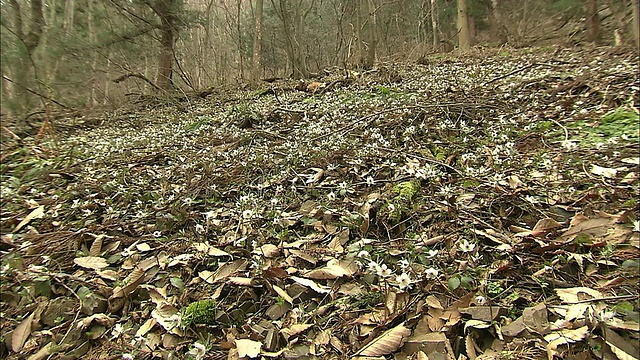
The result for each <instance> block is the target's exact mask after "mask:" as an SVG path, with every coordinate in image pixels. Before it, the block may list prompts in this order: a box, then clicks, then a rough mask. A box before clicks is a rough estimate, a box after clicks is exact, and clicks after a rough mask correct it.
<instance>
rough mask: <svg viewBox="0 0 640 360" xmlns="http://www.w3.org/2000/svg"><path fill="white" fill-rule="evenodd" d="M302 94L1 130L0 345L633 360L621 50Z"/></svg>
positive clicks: (191, 100) (477, 57)
mask: <svg viewBox="0 0 640 360" xmlns="http://www.w3.org/2000/svg"><path fill="white" fill-rule="evenodd" d="M389 73H394V74H397V76H394V77H393V79H392V78H390V77H389V76H388V75H385V74H389ZM316 82H317V84H315V83H308V84H305V83H302V84H301V83H298V82H294V81H280V82H276V83H273V84H264V85H263V86H264V87H263V88H261V89H258V90H257V91H256V90H239V89H231V88H224V87H220V88H219V89H217V90H216V91H214V92H212V94H211V95H209V96H208V97H207V98H205V99H203V98H198V97H184V98H182V99H181V102H180V103H175V102H171V101H166V104H164V105H159V104H161V103H162V102H161V101H152V102H150V101H147V100H145V99H141V101H140V102H138V103H132V104H128V105H127V106H125V107H122V108H121V109H118V110H115V111H113V112H110V113H105V114H104V115H102V116H98V117H95V115H94V116H93V117H92V116H89V115H86V116H84V117H81V118H80V119H77V118H76V119H73V121H75V125H73V126H72V125H71V120H72V119H70V123H69V124H67V123H65V121H64V120H60V121H59V124H56V129H57V131H58V139H57V142H54V141H51V142H43V143H36V142H35V141H34V140H33V139H31V138H25V139H22V141H20V142H17V141H15V139H14V138H6V137H3V138H2V142H3V143H2V145H3V146H2V147H3V156H2V159H3V160H2V173H1V176H2V195H3V196H2V199H1V202H2V217H1V219H0V228H1V229H2V242H1V243H0V245H2V246H1V247H0V249H1V250H2V270H1V271H2V272H1V276H2V283H1V285H0V295H1V304H0V305H1V311H2V322H1V325H0V329H2V334H3V335H2V340H3V341H2V343H1V344H0V354H1V355H2V356H3V357H6V358H13V359H17V358H25V357H27V358H30V359H44V358H47V357H51V356H53V357H64V358H83V359H105V358H111V359H113V358H123V359H125V358H135V359H151V358H165V359H168V358H185V359H186V358H192V359H241V358H242V359H249V358H265V359H269V358H284V359H311V358H326V359H346V358H359V359H389V358H395V359H459V358H468V359H512V358H514V357H522V358H527V359H539V358H540V359H545V358H546V359H553V358H574V359H591V358H606V359H633V358H637V354H638V345H637V344H638V337H639V336H640V334H639V332H640V329H639V325H638V324H639V321H640V315H639V310H638V307H639V305H638V299H639V291H638V271H639V270H638V269H639V266H640V262H639V260H638V258H639V255H640V250H639V247H640V242H639V233H640V223H639V222H638V219H639V217H638V216H639V215H640V213H639V207H638V199H639V198H640V194H639V190H638V189H639V186H638V177H637V175H638V170H639V169H638V166H639V165H638V164H639V162H638V158H639V155H640V154H639V149H638V126H637V124H638V122H637V120H638V109H637V104H638V91H639V88H640V86H639V83H638V79H637V56H636V55H633V54H631V53H625V52H619V51H616V52H614V51H609V50H608V49H605V48H603V49H598V50H561V49H558V50H557V51H551V50H545V49H533V50H518V51H516V50H513V51H511V52H510V53H509V54H505V53H504V52H502V53H498V52H492V51H490V50H482V51H480V52H478V53H475V54H472V55H469V56H460V57H449V56H441V57H434V58H433V61H431V62H430V64H429V65H423V66H418V65H398V64H382V63H381V64H380V65H379V66H378V67H377V68H376V69H374V70H373V71H368V72H364V73H356V72H353V71H349V72H341V71H335V70H329V71H327V75H325V76H324V77H320V78H318V79H316ZM314 84H315V85H314ZM246 124H249V126H246ZM240 125H242V126H240ZM25 159H28V161H29V164H30V165H29V167H26V166H24V165H23V163H25Z"/></svg>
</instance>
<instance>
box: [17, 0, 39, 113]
mask: <svg viewBox="0 0 640 360" xmlns="http://www.w3.org/2000/svg"><path fill="white" fill-rule="evenodd" d="M9 4H10V5H11V8H12V9H13V12H14V14H13V21H14V26H15V33H16V35H17V36H18V38H19V39H20V40H21V43H22V46H23V47H24V48H23V49H21V50H19V54H20V57H21V60H22V61H21V62H19V63H17V64H16V65H17V66H16V67H15V69H14V71H13V75H14V76H15V79H13V81H14V82H16V83H17V86H15V93H16V98H17V99H22V101H23V103H22V104H21V105H22V106H21V107H22V110H24V109H28V108H29V107H30V99H31V96H30V95H29V93H28V91H27V87H28V86H29V83H30V81H29V69H30V68H31V65H32V64H33V61H32V57H31V56H32V55H33V52H34V51H35V50H36V47H38V43H39V42H40V39H41V37H42V29H43V27H44V17H43V15H42V1H41V0H31V23H30V24H29V31H28V33H27V34H25V33H24V32H25V29H24V24H23V22H22V14H21V13H20V4H19V3H18V1H17V0H10V1H9ZM34 71H35V69H34Z"/></svg>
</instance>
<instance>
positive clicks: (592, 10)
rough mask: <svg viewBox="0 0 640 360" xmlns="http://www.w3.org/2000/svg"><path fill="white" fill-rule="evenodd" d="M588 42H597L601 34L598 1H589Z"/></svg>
mask: <svg viewBox="0 0 640 360" xmlns="http://www.w3.org/2000/svg"><path fill="white" fill-rule="evenodd" d="M586 10H587V41H590V42H594V43H595V42H597V41H598V35H599V32H600V17H599V16H598V0H587V9H586Z"/></svg>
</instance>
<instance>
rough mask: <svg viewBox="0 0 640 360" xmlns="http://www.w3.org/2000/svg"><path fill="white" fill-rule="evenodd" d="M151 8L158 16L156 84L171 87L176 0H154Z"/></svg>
mask: <svg viewBox="0 0 640 360" xmlns="http://www.w3.org/2000/svg"><path fill="white" fill-rule="evenodd" d="M150 6H151V9H152V10H153V11H154V12H155V13H156V15H157V16H158V17H159V18H160V55H159V57H158V76H157V78H156V85H158V87H159V88H161V89H163V90H169V89H170V88H171V87H172V81H171V78H172V73H173V67H172V66H173V54H174V44H175V35H176V32H177V29H176V23H177V21H178V16H177V10H178V9H177V7H178V1H177V0H156V1H155V2H154V3H153V4H152V5H150Z"/></svg>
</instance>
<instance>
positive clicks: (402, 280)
mask: <svg viewBox="0 0 640 360" xmlns="http://www.w3.org/2000/svg"><path fill="white" fill-rule="evenodd" d="M396 282H397V283H398V287H400V290H404V289H405V288H407V287H411V278H410V277H409V275H408V274H407V273H404V272H403V273H402V274H400V276H397V277H396Z"/></svg>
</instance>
